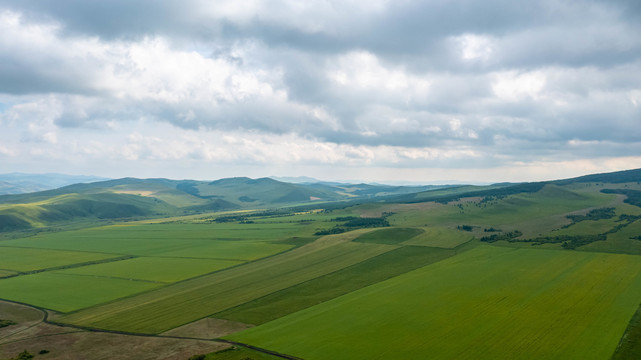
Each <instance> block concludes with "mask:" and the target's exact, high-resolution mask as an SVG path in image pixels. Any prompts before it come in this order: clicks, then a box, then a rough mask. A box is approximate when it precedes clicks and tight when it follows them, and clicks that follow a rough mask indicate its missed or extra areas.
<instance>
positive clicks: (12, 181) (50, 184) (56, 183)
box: [0, 173, 107, 195]
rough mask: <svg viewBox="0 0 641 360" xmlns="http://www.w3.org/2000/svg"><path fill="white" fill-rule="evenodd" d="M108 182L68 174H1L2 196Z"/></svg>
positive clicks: (93, 177) (97, 177) (100, 178)
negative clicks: (95, 182)
mask: <svg viewBox="0 0 641 360" xmlns="http://www.w3.org/2000/svg"><path fill="white" fill-rule="evenodd" d="M100 180H107V178H104V177H100V176H86V175H67V174H55V173H51V174H24V173H10V174H0V195H4V194H22V193H28V192H35V191H42V190H49V189H55V188H59V187H62V186H66V185H71V184H77V183H86V182H94V181H100Z"/></svg>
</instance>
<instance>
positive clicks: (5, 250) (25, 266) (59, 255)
mask: <svg viewBox="0 0 641 360" xmlns="http://www.w3.org/2000/svg"><path fill="white" fill-rule="evenodd" d="M1 244H2V243H0V245H1ZM114 257H117V256H115V255H113V254H100V253H91V252H80V251H60V250H43V249H33V248H16V247H0V268H2V270H14V271H18V272H26V271H33V270H41V269H47V268H53V267H59V266H65V265H72V264H78V263H85V262H91V261H96V260H103V259H108V258H114Z"/></svg>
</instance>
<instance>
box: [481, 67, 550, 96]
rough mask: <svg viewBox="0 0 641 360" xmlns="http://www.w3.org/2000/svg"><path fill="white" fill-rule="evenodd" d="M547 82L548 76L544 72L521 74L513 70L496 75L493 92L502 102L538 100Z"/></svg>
mask: <svg viewBox="0 0 641 360" xmlns="http://www.w3.org/2000/svg"><path fill="white" fill-rule="evenodd" d="M545 82H546V76H545V73H544V72H542V71H530V72H525V73H520V72H518V71H514V70H511V71H505V72H499V73H496V74H494V82H493V84H492V90H493V91H494V94H495V95H496V96H497V97H498V98H499V99H501V100H507V101H517V100H520V99H523V98H526V97H529V98H532V99H537V98H538V97H539V95H540V94H541V92H542V91H543V89H544V87H545Z"/></svg>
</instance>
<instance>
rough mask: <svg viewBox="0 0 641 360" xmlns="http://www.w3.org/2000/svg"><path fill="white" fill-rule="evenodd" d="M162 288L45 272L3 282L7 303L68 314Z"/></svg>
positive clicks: (123, 281) (1, 288) (2, 288)
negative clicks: (17, 303)
mask: <svg viewBox="0 0 641 360" xmlns="http://www.w3.org/2000/svg"><path fill="white" fill-rule="evenodd" d="M159 285H160V284H157V283H153V282H148V281H135V280H125V279H115V278H105V277H95V276H84V275H67V274H62V273H55V272H43V273H38V274H33V275H23V276H16V277H12V278H8V279H2V280H0V294H2V295H1V296H2V298H3V299H7V300H13V301H18V302H22V303H27V304H32V305H36V306H40V307H44V308H47V309H52V310H56V311H62V312H68V311H74V310H78V309H81V308H85V307H88V306H93V305H96V304H100V303H103V302H107V301H111V300H115V299H118V298H122V297H125V296H129V295H132V294H135V293H139V292H142V291H146V290H149V289H152V288H154V287H157V286H159Z"/></svg>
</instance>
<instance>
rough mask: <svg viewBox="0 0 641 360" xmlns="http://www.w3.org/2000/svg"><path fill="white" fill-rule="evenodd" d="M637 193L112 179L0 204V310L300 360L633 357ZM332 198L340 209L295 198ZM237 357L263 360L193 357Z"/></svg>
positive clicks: (540, 186)
mask: <svg viewBox="0 0 641 360" xmlns="http://www.w3.org/2000/svg"><path fill="white" fill-rule="evenodd" d="M637 173H638V174H637ZM634 174H636V175H635V176H637V177H638V178H639V180H641V170H638V171H636V172H635V173H634ZM634 174H633V175H634ZM628 175H629V174H628ZM598 178H599V179H601V178H603V175H599V176H598ZM626 179H628V178H627V177H626ZM626 181H627V180H626ZM630 181H632V180H630ZM637 181H638V180H634V181H633V182H627V183H620V182H616V181H614V182H615V183H613V184H606V183H599V184H597V183H596V182H593V183H586V182H578V183H572V182H566V183H564V182H548V183H545V184H544V183H535V184H516V185H513V186H511V185H508V184H502V185H496V186H487V187H476V186H465V187H452V188H448V189H440V190H436V191H427V192H422V193H420V194H406V193H403V191H404V190H403V189H400V188H395V187H390V188H389V189H388V190H386V191H389V192H390V193H394V192H396V193H397V194H399V196H398V197H397V198H396V197H394V198H391V197H386V198H374V197H372V198H368V197H369V196H370V195H372V194H374V193H376V192H383V193H384V192H385V191H383V190H381V189H383V188H375V187H370V186H368V185H354V186H344V187H345V188H344V189H340V190H339V191H338V192H336V191H335V190H330V188H331V187H328V186H325V185H318V186H316V187H314V186H311V187H310V188H309V189H308V190H309V191H307V190H306V191H303V192H301V191H298V190H300V189H299V188H298V187H296V186H284V187H283V186H282V185H279V184H277V183H274V182H272V180H269V179H258V180H252V179H247V178H236V179H229V180H226V181H222V182H201V181H198V182H196V181H170V180H166V179H154V180H149V181H146V180H145V181H137V180H136V179H122V180H114V181H110V182H108V183H109V184H111V185H110V187H109V188H108V192H109V194H104V193H103V192H102V191H104V189H102V190H100V189H98V190H96V189H95V188H92V186H93V185H91V184H86V185H79V186H78V187H73V189H76V190H78V192H77V193H70V194H64V193H62V192H64V191H62V190H55V191H53V192H51V194H53V195H51V196H50V195H47V194H50V193H39V194H33V195H29V194H26V195H19V196H17V197H8V198H5V202H4V203H2V204H0V212H1V214H0V232H1V234H0V298H3V299H8V300H12V301H18V302H22V303H26V304H32V305H36V306H39V307H43V308H46V309H52V310H56V311H58V312H60V313H61V314H56V316H54V317H53V318H52V319H53V321H54V322H59V323H63V324H70V325H75V326H81V327H89V328H96V329H105V330H112V331H123V332H133V333H143V334H161V333H164V332H166V331H168V330H170V329H175V330H173V331H176V334H180V332H181V331H188V334H189V335H184V336H189V337H195V338H201V339H209V340H211V339H212V338H215V337H217V336H222V334H231V335H227V336H226V338H228V339H231V340H234V341H238V342H241V343H245V344H249V345H252V346H257V347H260V348H264V349H268V350H273V351H277V352H280V353H283V354H290V355H293V356H297V357H300V358H303V359H306V360H314V359H319V360H320V359H323V360H325V359H332V360H340V359H423V358H429V359H502V358H509V359H586V358H589V359H609V358H610V357H612V356H613V354H615V358H622V359H623V358H636V357H638V354H639V352H640V350H639V349H641V346H639V345H638V344H641V330H640V329H641V325H640V324H641V310H640V309H641V308H640V307H639V304H640V303H641V257H639V256H638V255H641V240H640V236H641V219H639V218H637V217H636V216H639V215H641V206H637V205H641V192H638V193H635V191H638V190H641V185H639V183H637ZM149 184H151V185H153V186H151V187H150V185H149ZM255 185H256V186H258V185H259V186H261V189H262V190H260V191H259V190H256V189H255V188H252V187H253V186H255ZM238 186H240V188H238ZM227 188H229V190H226V189H227ZM83 189H84V190H83ZM264 189H274V190H273V193H270V194H263V193H261V191H262V192H264V191H263V190H264ZM334 189H336V187H334ZM377 189H378V190H377ZM603 189H619V190H616V191H619V192H620V191H622V190H623V191H624V192H623V193H625V194H628V195H627V196H628V197H627V198H626V195H623V193H608V192H607V191H606V193H601V192H600V191H601V190H603ZM637 189H638V190H637ZM250 190H251V191H250ZM332 192H333V193H334V194H337V196H338V197H337V198H340V199H345V198H346V197H352V198H354V199H355V200H354V201H353V202H352V201H351V200H350V202H343V201H340V202H336V203H321V202H316V201H311V200H310V198H309V197H310V196H314V197H317V196H316V195H312V194H321V193H322V194H325V195H327V196H328V199H329V197H330V196H334V195H331V193H332ZM610 192H612V191H610ZM359 196H363V197H360V198H359ZM258 197H260V199H258ZM318 197H320V196H318ZM7 199H8V200H7ZM163 199H164V200H166V202H164V201H162V200H163ZM420 199H436V200H439V201H440V202H417V201H418V200H420ZM0 200H2V199H0ZM22 200H25V201H24V203H23V202H20V201H22ZM26 200H29V201H26ZM272 200H274V201H276V202H274V203H272V202H271V201H272ZM225 203H227V206H231V207H227V208H225V211H221V212H210V211H217V210H220V209H223V207H224V206H226V205H225ZM232 203H233V204H232ZM252 204H253V205H252ZM274 204H281V205H282V204H291V205H292V206H295V207H292V208H278V207H277V205H274ZM634 204H637V205H634ZM259 205H260V206H259ZM263 205H264V207H263ZM252 206H255V207H253V208H252ZM239 209H241V210H239ZM120 211H122V212H123V214H124V215H126V216H125V217H128V218H127V219H126V220H125V219H120V218H118V217H117V215H118V214H119V212H120ZM19 214H24V219H22V218H20V216H18V215H19ZM9 215H11V216H14V217H11V216H9ZM183 215H184V216H183ZM15 216H18V217H15ZM114 216H116V217H114ZM163 216H164V217H163ZM373 218H378V219H373ZM21 220H24V221H28V222H29V223H30V225H29V226H34V227H43V228H42V229H34V228H28V227H27V228H20V227H19V226H20V224H21V223H20V221H21ZM72 220H73V221H72ZM76 220H77V221H76ZM134 220H140V221H134ZM38 222H40V223H38ZM350 222H352V224H349V223H350ZM387 223H389V225H390V226H389V227H387V226H386V225H387ZM52 224H53V225H52ZM368 226H377V227H376V228H374V227H371V228H367V227H368ZM382 226H385V227H382ZM7 229H9V230H7ZM355 229H356V230H355ZM323 231H327V232H329V231H333V232H341V231H344V232H343V233H339V234H335V235H328V236H319V235H317V234H321V233H323ZM492 235H497V236H496V237H494V238H490V236H492ZM537 240H538V241H537ZM542 240H545V241H542ZM590 241H591V242H590ZM569 245H571V246H569ZM635 312H636V315H634V314H635ZM633 315H634V316H633ZM199 320H200V321H199ZM183 325H185V327H182V326H183ZM252 325H257V326H256V327H252ZM47 326H50V325H47ZM248 328H249V329H248ZM185 329H187V330H185ZM241 329H247V330H242V331H240V330H241ZM626 329H627V332H625V336H623V338H622V335H623V334H624V331H626ZM234 331H240V332H237V333H234ZM168 334H171V332H168ZM183 334H184V333H183ZM618 344H620V345H621V346H620V347H619V348H618V350H617V345H618ZM246 358H252V359H253V358H265V359H268V358H272V357H271V356H267V355H263V354H262V353H260V352H256V351H254V350H249V349H248V348H241V349H237V350H233V351H232V350H230V351H225V352H220V353H218V354H209V355H207V359H221V360H222V359H239V360H244V359H246Z"/></svg>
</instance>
